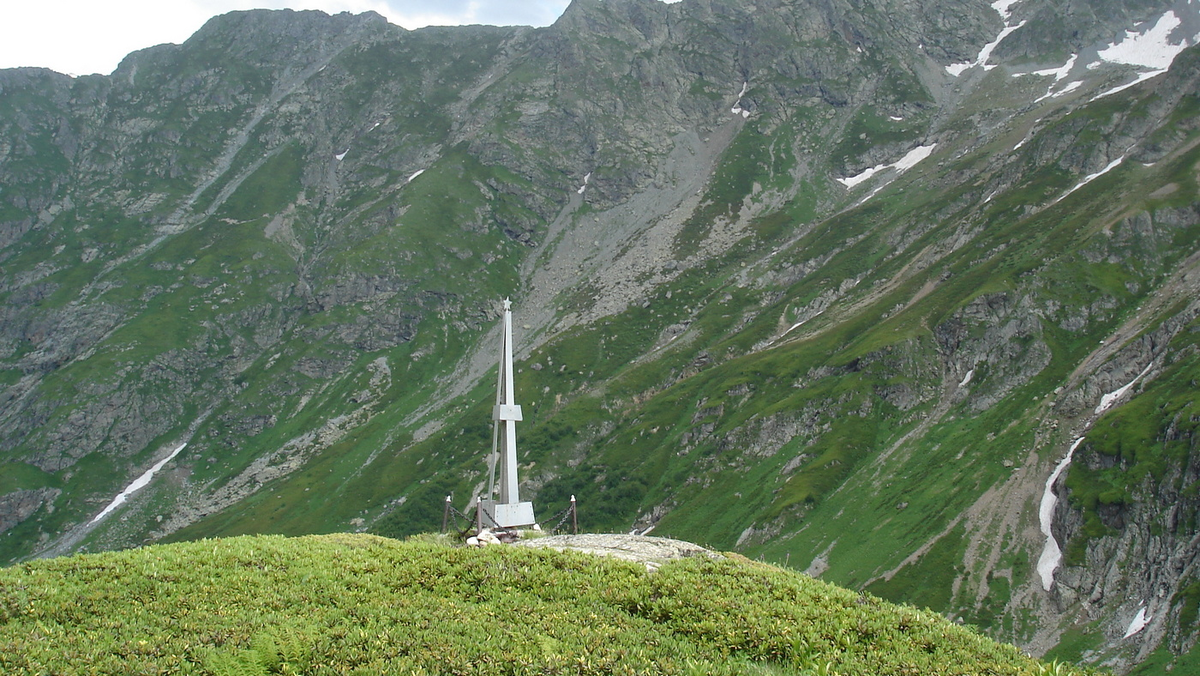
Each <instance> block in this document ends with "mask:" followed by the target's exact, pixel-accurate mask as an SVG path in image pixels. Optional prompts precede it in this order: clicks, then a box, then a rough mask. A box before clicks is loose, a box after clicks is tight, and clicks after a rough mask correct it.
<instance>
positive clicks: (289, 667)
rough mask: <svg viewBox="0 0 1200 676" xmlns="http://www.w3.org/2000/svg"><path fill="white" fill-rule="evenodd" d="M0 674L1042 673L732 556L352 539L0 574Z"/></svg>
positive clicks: (60, 563)
mask: <svg viewBox="0 0 1200 676" xmlns="http://www.w3.org/2000/svg"><path fill="white" fill-rule="evenodd" d="M0 671H2V672H3V673H5V674H44V673H54V674H94V673H127V674H132V673H137V674H268V673H271V674H294V673H302V674H368V673H369V674H421V673H445V674H533V673H538V674H568V673H570V674H647V673H661V674H734V673H759V674H834V673H837V674H875V675H877V674H926V675H928V674H1050V673H1053V674H1059V673H1072V671H1071V670H1070V669H1067V668H1065V667H1064V666H1063V665H1059V664H1055V665H1047V664H1043V663H1039V662H1037V661H1035V660H1032V659H1029V658H1027V657H1025V656H1024V655H1022V654H1021V653H1020V652H1019V651H1018V650H1017V649H1016V648H1013V647H1011V646H1006V645H1002V644H998V643H995V642H993V641H991V640H990V639H987V638H984V637H982V636H980V635H979V634H977V633H975V632H974V631H972V630H971V629H969V628H964V627H960V626H956V625H953V624H951V623H949V622H947V621H946V620H944V619H943V618H941V617H939V616H937V615H935V614H933V613H929V612H926V611H918V610H916V609H913V608H911V607H902V606H895V605H891V604H889V603H886V602H882V601H880V600H878V599H876V598H874V597H871V596H867V595H863V594H857V593H854V592H851V591H847V590H845V589H841V588H838V587H835V586H833V585H830V584H827V583H823V582H819V581H817V580H813V579H811V578H808V577H806V576H803V575H798V574H795V573H790V572H786V571H783V570H781V569H778V568H774V567H771V566H767V565H763V564H757V563H753V562H751V561H749V560H746V559H744V558H741V557H733V558H727V559H721V560H707V559H699V558H697V559H688V560H682V561H676V562H672V563H668V564H666V565H664V566H662V567H661V568H660V569H659V570H658V571H657V572H654V573H650V572H647V571H646V569H645V567H643V566H642V565H641V564H637V563H630V562H623V561H616V560H610V559H601V558H596V557H593V556H590V555H585V554H579V553H574V552H564V553H560V552H553V551H548V550H532V549H523V548H518V547H493V548H486V549H465V548H454V547H450V546H448V545H446V544H443V543H439V542H435V541H432V540H430V539H418V540H416V541H408V542H399V541H396V540H389V539H385V538H380V537H375V536H369V535H327V536H308V537H301V538H283V537H279V536H257V537H240V538H231V539H224V540H204V541H198V542H190V543H185V544H173V545H160V546H153V547H146V548H143V549H136V550H129V551H123V552H113V553H104V554H89V555H77V556H72V557H69V558H58V559H50V560H44V561H37V562H34V563H28V564H23V565H20V566H16V567H12V568H7V569H3V570H0Z"/></svg>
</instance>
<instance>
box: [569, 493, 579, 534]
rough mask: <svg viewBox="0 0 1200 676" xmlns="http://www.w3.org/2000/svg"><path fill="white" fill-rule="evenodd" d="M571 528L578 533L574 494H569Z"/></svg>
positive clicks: (577, 513) (577, 514)
mask: <svg viewBox="0 0 1200 676" xmlns="http://www.w3.org/2000/svg"><path fill="white" fill-rule="evenodd" d="M571 530H572V531H574V533H575V535H579V512H577V511H575V496H574V495H572V496H571Z"/></svg>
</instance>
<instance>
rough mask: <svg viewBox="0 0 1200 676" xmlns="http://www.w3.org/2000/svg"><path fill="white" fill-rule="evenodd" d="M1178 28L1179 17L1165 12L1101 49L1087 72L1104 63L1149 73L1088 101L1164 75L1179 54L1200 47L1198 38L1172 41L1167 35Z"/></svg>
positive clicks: (1182, 38) (1181, 23) (1195, 36)
mask: <svg viewBox="0 0 1200 676" xmlns="http://www.w3.org/2000/svg"><path fill="white" fill-rule="evenodd" d="M1189 4H1190V3H1189ZM1147 23H1149V22H1147ZM1142 25H1143V26H1145V25H1146V24H1142ZM1182 25H1183V21H1182V20H1181V19H1180V18H1179V16H1178V15H1177V14H1175V12H1174V11H1173V10H1168V11H1167V12H1165V13H1163V15H1162V16H1160V17H1159V18H1158V21H1156V22H1155V23H1154V25H1153V26H1150V27H1149V28H1144V29H1142V30H1141V31H1137V30H1127V31H1125V35H1124V36H1122V38H1121V39H1120V40H1119V41H1117V42H1114V43H1112V44H1111V45H1109V46H1108V47H1106V48H1104V49H1101V50H1100V52H1099V53H1098V54H1097V56H1098V57H1099V58H1100V60H1099V61H1095V62H1093V63H1089V64H1088V66H1087V67H1088V69H1089V70H1094V69H1096V68H1099V67H1100V66H1101V65H1102V64H1104V63H1117V64H1123V65H1127V66H1138V67H1140V68H1148V69H1149V71H1150V72H1147V73H1141V74H1139V75H1138V77H1137V78H1136V79H1135V80H1134V81H1133V82H1128V83H1126V84H1123V85H1120V86H1118V87H1114V88H1112V89H1110V90H1108V91H1106V92H1104V93H1103V94H1099V95H1097V96H1096V97H1095V98H1093V99H1092V100H1093V101H1095V100H1096V99H1101V98H1104V97H1105V96H1109V95H1111V94H1116V93H1117V92H1120V91H1124V90H1126V89H1128V88H1130V87H1132V86H1134V85H1136V84H1138V83H1140V82H1145V81H1146V80H1149V79H1150V78H1152V77H1157V76H1159V75H1162V74H1163V73H1165V72H1166V71H1167V69H1168V68H1170V67H1171V64H1172V63H1173V62H1174V61H1175V57H1177V56H1179V54H1180V53H1182V52H1183V50H1185V49H1187V48H1188V47H1189V46H1191V45H1195V44H1197V43H1200V35H1194V36H1192V37H1191V38H1190V39H1189V38H1188V37H1187V36H1180V37H1178V38H1177V39H1176V41H1173V40H1172V39H1171V34H1172V33H1177V32H1178V29H1179V27H1180V26H1182Z"/></svg>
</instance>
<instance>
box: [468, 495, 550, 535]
mask: <svg viewBox="0 0 1200 676" xmlns="http://www.w3.org/2000/svg"><path fill="white" fill-rule="evenodd" d="M482 507H483V514H482V520H483V523H482V524H480V525H482V526H483V527H484V528H490V529H495V528H529V527H532V526H534V525H535V524H536V523H537V521H536V520H535V519H534V518H533V503H532V502H510V503H504V502H496V501H495V500H483V501H482Z"/></svg>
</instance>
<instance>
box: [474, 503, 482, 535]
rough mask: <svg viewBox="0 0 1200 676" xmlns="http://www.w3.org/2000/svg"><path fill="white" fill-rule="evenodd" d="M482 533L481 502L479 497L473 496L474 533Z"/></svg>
mask: <svg viewBox="0 0 1200 676" xmlns="http://www.w3.org/2000/svg"><path fill="white" fill-rule="evenodd" d="M482 531H483V500H480V499H479V496H478V495H476V496H475V532H476V533H480V532H482Z"/></svg>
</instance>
